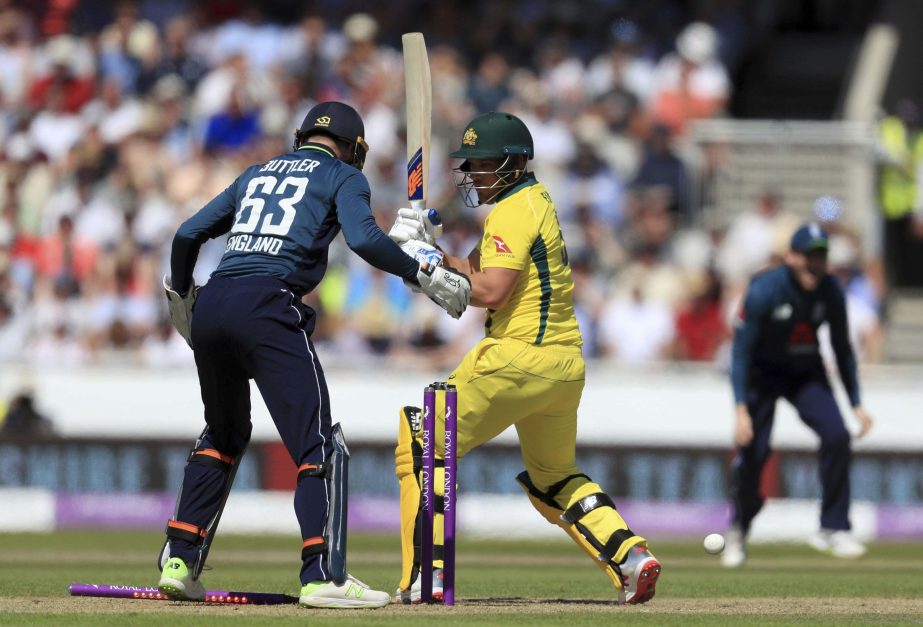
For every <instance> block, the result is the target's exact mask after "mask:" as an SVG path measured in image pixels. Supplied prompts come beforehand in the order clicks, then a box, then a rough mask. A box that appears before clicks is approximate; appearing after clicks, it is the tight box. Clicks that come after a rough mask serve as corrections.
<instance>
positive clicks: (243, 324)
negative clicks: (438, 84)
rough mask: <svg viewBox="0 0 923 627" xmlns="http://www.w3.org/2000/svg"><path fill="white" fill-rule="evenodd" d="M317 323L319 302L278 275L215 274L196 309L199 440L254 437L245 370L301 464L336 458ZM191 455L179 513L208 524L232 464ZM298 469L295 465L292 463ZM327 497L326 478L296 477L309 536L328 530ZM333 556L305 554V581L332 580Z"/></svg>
mask: <svg viewBox="0 0 923 627" xmlns="http://www.w3.org/2000/svg"><path fill="white" fill-rule="evenodd" d="M313 330H314V312H313V311H312V310H311V309H310V308H309V307H307V306H305V305H303V304H302V303H301V300H300V298H298V297H297V296H296V295H295V294H293V293H292V292H291V291H290V290H289V288H288V286H287V285H286V284H285V283H283V282H282V281H281V280H279V279H277V278H274V277H269V276H251V277H241V278H236V279H232V278H226V277H212V278H211V280H209V282H208V283H207V284H206V285H205V286H203V287H202V289H201V290H200V292H199V296H198V299H197V300H196V305H195V312H194V314H193V318H192V344H193V347H194V348H193V352H194V353H195V361H196V367H197V369H198V372H199V385H200V387H201V391H202V402H203V404H204V405H205V423H206V425H207V428H206V430H205V433H204V434H203V436H202V438H200V441H199V442H198V443H197V448H198V449H203V448H204V449H208V450H213V451H217V453H219V454H220V455H221V456H224V457H225V458H238V457H239V456H240V455H241V454H243V452H244V449H245V448H246V446H247V443H248V442H249V440H250V431H251V423H250V383H249V379H253V380H254V381H255V382H256V385H257V387H258V388H259V390H260V394H261V395H262V397H263V400H264V401H265V403H266V406H267V407H268V409H269V412H270V414H271V415H272V420H273V422H274V423H275V425H276V428H277V429H278V431H279V435H280V436H281V437H282V442H283V443H284V444H285V447H286V449H287V450H288V453H289V455H291V457H292V460H293V461H294V462H295V465H296V466H300V465H301V464H305V463H311V464H316V463H319V462H326V461H327V460H328V459H329V458H330V456H331V454H332V452H333V446H332V442H331V438H330V435H331V420H330V400H329V396H328V393H327V382H326V380H325V379H324V373H323V370H322V369H321V365H320V362H319V361H318V359H317V354H316V353H315V352H314V346H313V344H312V343H311V340H310V334H311V332H312V331H313ZM212 455H213V456H214V454H212ZM190 459H191V461H190V462H189V463H187V464H186V469H185V477H184V480H183V487H182V491H181V493H180V497H179V499H178V505H177V520H179V521H182V522H183V523H186V524H189V525H194V526H197V527H199V528H204V527H205V526H206V525H208V523H209V521H210V520H212V518H213V517H214V516H215V514H216V513H217V512H218V509H219V507H220V506H221V501H222V499H223V496H224V493H225V491H226V490H228V489H230V486H229V473H230V468H229V466H227V465H225V466H224V467H222V464H207V463H197V462H196V461H195V460H194V459H192V458H190ZM205 461H209V460H207V459H206V460H205ZM292 472H293V473H296V472H297V470H296V468H295V467H293V468H292ZM329 504H330V501H329V494H328V485H327V480H326V479H325V478H323V477H306V478H304V479H302V480H301V481H299V482H298V487H297V488H296V490H295V513H296V515H297V517H298V522H299V524H300V526H301V533H302V539H303V540H305V541H309V542H307V543H306V544H308V543H311V542H313V543H317V542H318V539H319V538H322V537H323V536H324V532H325V528H326V524H327V516H328V509H329ZM196 550H197V549H196V546H195V545H194V544H192V543H189V542H185V541H182V540H171V543H170V554H171V556H175V557H181V558H182V559H183V560H184V561H186V562H187V563H192V562H194V561H195V556H196ZM328 559H329V558H328V556H327V553H326V552H323V553H315V554H313V555H310V556H307V557H305V558H304V560H303V562H302V569H301V581H302V583H308V582H309V581H315V580H329V579H330V575H329V573H330V570H329V564H328Z"/></svg>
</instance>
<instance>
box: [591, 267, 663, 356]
mask: <svg viewBox="0 0 923 627" xmlns="http://www.w3.org/2000/svg"><path fill="white" fill-rule="evenodd" d="M673 334H674V329H673V317H672V314H671V313H670V309H669V308H668V307H667V306H666V305H664V304H662V303H659V302H657V301H654V300H651V299H649V298H648V297H647V294H646V290H645V287H644V286H643V285H642V284H640V283H639V284H636V285H634V286H633V287H632V289H631V291H630V293H629V294H628V295H627V296H626V295H616V296H615V297H614V298H612V299H610V300H609V301H608V302H607V303H606V304H605V306H604V308H603V311H602V315H601V316H600V321H599V345H600V352H601V354H602V355H603V356H604V357H608V358H610V359H615V360H617V361H619V362H621V363H623V364H626V365H631V366H639V365H645V364H651V363H654V362H657V361H660V360H662V359H664V358H666V357H667V354H668V352H669V347H670V342H671V341H672V340H673Z"/></svg>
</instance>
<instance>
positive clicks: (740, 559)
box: [721, 525, 747, 568]
mask: <svg viewBox="0 0 923 627" xmlns="http://www.w3.org/2000/svg"><path fill="white" fill-rule="evenodd" d="M724 540H725V543H724V550H723V551H722V552H721V565H722V566H724V567H725V568H740V567H741V566H743V565H744V564H746V563H747V536H746V534H744V532H743V531H741V530H740V527H738V526H736V525H734V526H732V527H731V528H730V529H728V532H727V535H726V536H725V538H724Z"/></svg>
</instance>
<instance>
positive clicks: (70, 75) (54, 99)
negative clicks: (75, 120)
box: [29, 35, 93, 153]
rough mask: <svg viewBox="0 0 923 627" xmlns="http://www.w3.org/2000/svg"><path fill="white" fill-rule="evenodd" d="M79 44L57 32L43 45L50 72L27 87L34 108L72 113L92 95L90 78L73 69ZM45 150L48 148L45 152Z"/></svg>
mask: <svg viewBox="0 0 923 627" xmlns="http://www.w3.org/2000/svg"><path fill="white" fill-rule="evenodd" d="M77 48H78V45H77V42H76V41H75V39H74V37H73V36H71V35H58V36H57V37H54V38H52V39H50V40H49V41H48V43H47V44H46V45H45V56H46V58H47V60H48V63H49V64H50V66H51V67H50V72H49V73H48V75H46V76H42V77H41V78H39V79H38V80H36V82H35V83H33V84H32V86H31V87H30V89H29V105H30V106H32V107H33V108H34V109H37V110H42V109H45V108H49V109H52V110H53V111H57V112H60V113H62V114H63V113H67V114H75V113H78V112H79V111H80V109H82V108H83V105H85V104H86V103H87V102H89V101H90V99H91V98H92V97H93V81H92V79H91V78H90V77H88V76H79V75H77V74H76V73H75V71H74V64H75V62H76V61H77V60H78V59H77V58H76V55H77V53H78V50H77ZM46 153H47V151H46Z"/></svg>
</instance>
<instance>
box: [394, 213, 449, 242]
mask: <svg viewBox="0 0 923 627" xmlns="http://www.w3.org/2000/svg"><path fill="white" fill-rule="evenodd" d="M440 235H442V220H441V219H440V218H439V213H438V212H437V211H436V210H435V209H429V210H428V211H427V213H426V215H425V216H424V215H423V213H422V212H421V211H418V210H417V209H408V208H406V207H402V208H401V209H398V210H397V220H395V221H394V226H392V227H391V230H390V231H389V232H388V237H390V238H391V239H392V240H394V242H395V243H396V244H403V243H404V242H407V241H410V240H414V239H416V240H422V241H424V242H426V243H427V244H433V243H435V241H436V238H437V237H439V236H440Z"/></svg>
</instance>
